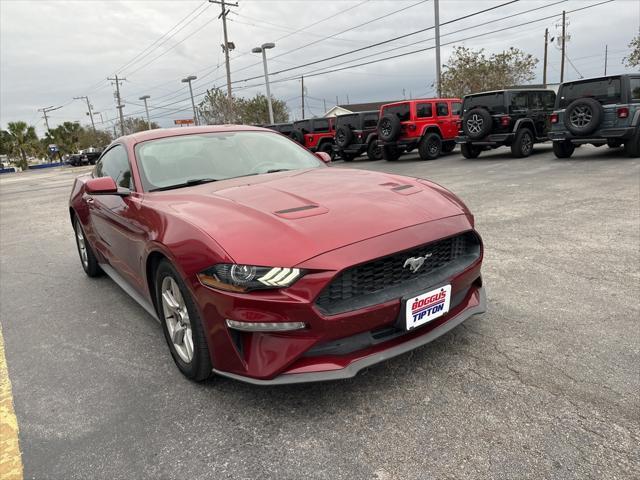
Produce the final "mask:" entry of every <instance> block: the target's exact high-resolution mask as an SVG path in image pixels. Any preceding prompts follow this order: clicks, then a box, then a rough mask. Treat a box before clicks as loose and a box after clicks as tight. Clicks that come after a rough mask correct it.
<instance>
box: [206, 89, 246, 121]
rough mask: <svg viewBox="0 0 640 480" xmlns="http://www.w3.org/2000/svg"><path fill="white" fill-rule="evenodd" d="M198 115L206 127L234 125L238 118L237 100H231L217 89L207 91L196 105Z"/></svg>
mask: <svg viewBox="0 0 640 480" xmlns="http://www.w3.org/2000/svg"><path fill="white" fill-rule="evenodd" d="M198 113H199V115H200V118H202V120H203V121H204V123H206V124H208V125H223V124H225V123H234V122H237V121H238V118H239V116H240V111H239V104H238V99H237V98H236V97H234V96H232V97H231V100H229V98H228V97H227V94H226V93H224V92H223V91H222V90H220V89H219V88H217V87H214V88H212V89H210V90H207V93H206V94H205V96H204V98H203V99H202V101H201V102H200V103H199V104H198Z"/></svg>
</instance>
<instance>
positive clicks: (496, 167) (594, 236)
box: [0, 145, 640, 480]
mask: <svg viewBox="0 0 640 480" xmlns="http://www.w3.org/2000/svg"><path fill="white" fill-rule="evenodd" d="M508 153H509V151H508V150H507V149H502V150H496V151H494V152H490V153H486V154H484V155H483V156H481V157H480V158H479V159H476V160H466V159H464V158H462V156H460V155H459V154H458V152H457V150H456V152H455V153H453V154H451V155H447V156H445V157H442V158H440V159H439V160H436V161H431V162H422V161H419V160H417V157H416V156H415V155H411V156H408V157H406V158H405V157H403V158H402V159H401V160H400V161H398V162H393V163H391V162H385V161H380V162H369V161H367V160H366V159H365V160H361V161H356V162H353V164H352V165H350V166H353V167H355V168H364V169H371V170H382V171H389V172H394V173H400V174H406V175H412V176H419V177H424V178H429V179H432V180H434V181H436V182H438V183H440V184H442V185H444V186H446V187H448V188H450V189H451V190H453V191H454V192H455V193H457V194H458V195H460V196H461V197H462V198H463V199H464V200H465V202H466V203H467V204H468V205H469V207H470V208H471V210H472V211H473V212H474V214H475V216H476V223H477V228H478V230H479V232H480V233H481V235H482V236H483V238H484V242H485V247H486V253H485V261H484V267H483V268H484V282H485V285H486V287H487V295H488V312H487V313H486V314H484V315H483V316H477V317H473V318H471V319H470V320H468V321H467V322H466V323H465V324H463V325H462V326H460V327H458V328H456V329H454V330H453V331H452V332H450V333H448V334H447V335H445V336H444V337H442V338H440V339H439V340H437V341H435V342H434V343H431V344H429V345H427V346H425V347H423V348H421V349H419V350H417V351H414V352H412V353H410V354H407V355H404V356H401V357H398V358H395V359H393V360H391V361H389V362H387V363H384V364H381V365H378V366H376V367H373V368H370V369H369V370H367V371H364V372H362V373H361V374H360V375H359V376H357V377H356V378H354V379H352V380H346V381H339V382H333V383H324V384H309V385H294V386H285V387H268V388H265V387H256V386H251V385H246V384H242V383H238V382H235V381H232V380H227V379H224V378H214V379H211V380H210V381H208V382H206V383H204V384H194V383H191V382H189V381H188V380H187V379H185V378H184V377H183V376H182V375H181V374H180V373H179V372H178V370H177V369H176V368H175V366H174V364H173V361H172V360H171V357H170V355H169V352H168V350H167V346H166V344H165V341H164V338H163V337H162V332H161V329H160V326H159V325H158V324H157V323H156V322H155V321H154V320H152V319H151V318H150V317H149V316H148V315H147V314H146V313H145V312H144V310H143V309H142V308H141V307H139V306H138V305H137V304H136V303H135V302H134V301H133V300H131V299H130V298H129V297H128V296H126V295H125V294H124V293H123V292H122V291H121V290H120V289H119V287H117V286H116V285H115V283H113V282H112V281H111V280H109V279H108V278H106V277H105V278H101V279H97V280H93V279H89V278H87V277H86V276H85V275H84V273H83V271H82V268H81V266H80V262H79V260H78V255H77V253H76V248H75V244H74V239H73V235H72V230H71V226H70V223H69V218H68V213H67V200H68V195H69V192H70V186H71V182H72V179H73V177H74V175H76V174H77V173H78V172H80V171H83V170H86V168H79V169H71V168H64V169H56V170H52V171H41V172H27V173H24V174H16V175H10V176H3V177H2V178H0V247H1V252H2V254H1V256H0V258H1V263H0V282H1V289H0V290H1V294H0V313H1V322H2V329H3V332H4V340H5V350H6V358H7V364H8V368H9V375H10V379H11V382H12V386H13V398H14V404H15V410H16V414H17V418H18V423H19V428H20V437H19V438H20V448H21V451H22V461H23V464H24V473H25V478H35V479H87V478H96V479H129V478H136V479H146V478H149V479H164V478H167V479H168V478H215V479H223V478H246V479H253V478H278V479H300V478H314V479H315V478H319V479H338V478H346V479H378V480H390V479H404V478H411V479H413V478H416V479H417V478H420V479H550V478H553V479H581V480H582V479H632V478H640V453H639V452H640V449H638V445H639V444H640V420H639V418H640V400H639V392H640V324H639V318H640V306H639V302H638V299H639V298H640V275H639V265H640V249H639V245H640V160H638V159H629V158H625V157H624V156H622V152H621V151H620V150H611V149H607V148H606V147H605V148H599V149H596V148H592V147H582V148H580V149H578V150H576V153H575V155H574V157H573V158H571V159H569V160H557V159H555V157H554V156H553V154H552V153H551V147H550V146H549V145H543V146H538V147H537V149H536V153H535V154H534V155H533V156H531V157H530V158H526V159H512V158H510V157H509V155H508ZM344 166H345V165H344V164H343V163H342V162H338V163H336V168H342V167H344Z"/></svg>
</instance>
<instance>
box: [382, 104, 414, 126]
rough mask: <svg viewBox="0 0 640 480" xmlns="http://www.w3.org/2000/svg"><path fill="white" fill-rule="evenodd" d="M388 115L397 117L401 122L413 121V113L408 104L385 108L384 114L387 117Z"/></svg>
mask: <svg viewBox="0 0 640 480" xmlns="http://www.w3.org/2000/svg"><path fill="white" fill-rule="evenodd" d="M387 113H388V114H390V115H397V116H398V118H399V119H400V121H401V122H408V121H409V120H411V112H410V110H409V104H408V103H401V104H400V105H394V106H392V107H388V108H385V109H384V111H383V112H382V114H383V115H385V114H387Z"/></svg>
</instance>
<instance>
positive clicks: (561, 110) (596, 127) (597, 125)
mask: <svg viewBox="0 0 640 480" xmlns="http://www.w3.org/2000/svg"><path fill="white" fill-rule="evenodd" d="M549 138H550V139H551V140H552V141H553V153H555V155H556V157H558V158H569V157H570V156H571V155H572V154H573V151H574V150H575V148H576V145H582V144H585V143H590V144H592V145H595V146H601V145H608V146H609V147H610V148H620V147H622V146H623V145H624V151H625V153H626V154H627V155H628V156H630V157H638V156H640V73H635V74H628V75H612V76H608V77H599V78H591V79H587V80H576V81H575V82H565V83H563V84H562V85H560V88H559V90H558V95H557V97H556V106H555V111H554V112H553V114H552V115H551V131H550V132H549Z"/></svg>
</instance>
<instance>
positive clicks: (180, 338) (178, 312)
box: [160, 276, 193, 363]
mask: <svg viewBox="0 0 640 480" xmlns="http://www.w3.org/2000/svg"><path fill="white" fill-rule="evenodd" d="M160 292H161V296H162V311H163V313H164V321H165V322H166V324H167V330H168V331H169V338H170V339H171V342H172V343H173V348H174V349H175V351H176V353H177V354H178V356H179V357H180V359H181V360H182V361H183V362H185V363H191V360H193V331H192V329H191V320H190V319H189V312H188V310H187V305H186V303H185V301H184V298H183V296H182V293H181V292H180V287H179V286H178V284H177V283H176V281H175V280H174V279H173V278H171V277H170V276H167V277H164V279H163V280H162V286H161V288H160Z"/></svg>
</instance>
